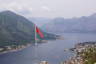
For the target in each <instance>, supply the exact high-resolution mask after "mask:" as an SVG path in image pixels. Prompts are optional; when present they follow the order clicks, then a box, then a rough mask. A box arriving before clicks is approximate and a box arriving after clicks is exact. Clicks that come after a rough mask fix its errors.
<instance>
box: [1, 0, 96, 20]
mask: <svg viewBox="0 0 96 64" xmlns="http://www.w3.org/2000/svg"><path fill="white" fill-rule="evenodd" d="M3 10H12V11H14V12H16V13H19V14H21V15H24V16H26V17H48V18H54V17H64V18H72V17H80V16H89V15H91V14H93V13H96V0H0V11H3Z"/></svg>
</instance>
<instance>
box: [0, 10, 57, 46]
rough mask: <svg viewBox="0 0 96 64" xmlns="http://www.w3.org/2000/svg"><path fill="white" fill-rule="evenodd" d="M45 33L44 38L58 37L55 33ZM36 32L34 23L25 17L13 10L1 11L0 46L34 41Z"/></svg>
mask: <svg viewBox="0 0 96 64" xmlns="http://www.w3.org/2000/svg"><path fill="white" fill-rule="evenodd" d="M41 31H42V30H41ZM42 32H43V31H42ZM43 33H44V35H46V36H44V38H43V39H42V38H40V39H42V40H48V39H56V36H55V35H54V34H49V33H46V32H43ZM34 34H35V32H34V23H32V22H31V21H29V20H28V19H26V18H25V17H23V16H20V15H18V14H16V13H14V12H11V11H3V12H0V46H8V45H13V44H19V45H20V44H26V43H31V42H32V43H33V42H34ZM52 35H53V36H52Z"/></svg>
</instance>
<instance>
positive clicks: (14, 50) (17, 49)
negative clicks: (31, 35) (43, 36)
mask: <svg viewBox="0 0 96 64" xmlns="http://www.w3.org/2000/svg"><path fill="white" fill-rule="evenodd" d="M31 45H32V44H27V45H22V46H18V47H17V48H16V49H8V50H7V51H3V52H0V55H2V54H6V53H9V52H17V51H21V50H23V49H25V48H27V47H29V46H31Z"/></svg>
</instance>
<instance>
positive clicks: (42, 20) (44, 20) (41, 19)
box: [28, 17, 52, 27]
mask: <svg viewBox="0 0 96 64" xmlns="http://www.w3.org/2000/svg"><path fill="white" fill-rule="evenodd" d="M28 19H29V20H30V21H32V22H34V23H35V24H36V25H38V26H39V27H41V26H43V25H44V24H46V23H49V22H51V21H52V19H50V18H45V17H30V18H28Z"/></svg>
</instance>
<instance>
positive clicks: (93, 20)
mask: <svg viewBox="0 0 96 64" xmlns="http://www.w3.org/2000/svg"><path fill="white" fill-rule="evenodd" d="M95 27H96V14H93V15H90V16H82V17H80V18H71V19H64V18H61V17H58V18H55V19H53V20H52V22H50V23H47V24H45V25H43V26H42V27H41V28H42V30H45V31H46V32H52V33H64V32H70V33H96V28H95Z"/></svg>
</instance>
